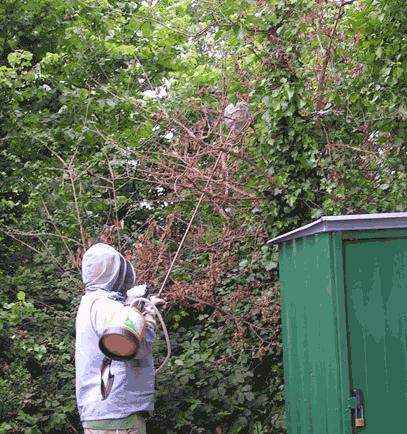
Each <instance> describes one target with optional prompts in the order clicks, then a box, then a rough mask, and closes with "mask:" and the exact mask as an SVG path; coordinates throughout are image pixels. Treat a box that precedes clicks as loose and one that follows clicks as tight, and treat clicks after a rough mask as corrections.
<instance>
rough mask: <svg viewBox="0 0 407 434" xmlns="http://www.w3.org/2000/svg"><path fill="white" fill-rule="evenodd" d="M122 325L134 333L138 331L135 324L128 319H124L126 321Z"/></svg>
mask: <svg viewBox="0 0 407 434" xmlns="http://www.w3.org/2000/svg"><path fill="white" fill-rule="evenodd" d="M124 325H125V326H126V327H128V328H129V329H132V330H134V331H135V332H136V333H137V332H138V330H137V329H136V324H134V322H133V321H132V320H131V318H130V317H127V318H126V320H125V321H124Z"/></svg>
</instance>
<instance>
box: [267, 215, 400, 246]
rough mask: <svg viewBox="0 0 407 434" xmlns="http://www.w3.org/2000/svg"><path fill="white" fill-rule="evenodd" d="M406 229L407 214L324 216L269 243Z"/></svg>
mask: <svg viewBox="0 0 407 434" xmlns="http://www.w3.org/2000/svg"><path fill="white" fill-rule="evenodd" d="M376 229H407V212H392V213H383V214H355V215H340V216H324V217H321V218H320V219H319V220H317V221H315V222H312V223H310V224H308V225H305V226H302V227H300V228H298V229H295V230H293V231H291V232H287V233H285V234H282V235H280V236H278V237H276V238H273V239H271V240H270V241H269V243H276V244H279V243H282V242H284V241H289V240H294V239H297V238H303V237H307V236H309V235H315V234H320V233H324V232H337V231H365V230H376Z"/></svg>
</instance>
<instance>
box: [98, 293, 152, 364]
mask: <svg viewBox="0 0 407 434" xmlns="http://www.w3.org/2000/svg"><path fill="white" fill-rule="evenodd" d="M146 293H147V288H146V286H145V285H140V286H136V287H134V288H132V289H131V290H129V291H127V296H128V298H127V300H126V303H129V304H130V305H128V304H126V305H124V306H118V308H117V309H116V310H115V311H114V312H113V313H112V315H111V316H110V318H109V319H108V321H107V323H106V325H105V330H104V331H103V334H102V336H101V338H100V339H99V348H100V350H101V351H102V352H103V354H105V355H106V356H107V357H109V358H110V359H113V360H130V359H132V358H133V357H134V356H135V355H136V353H137V350H138V349H139V346H140V342H141V340H142V339H143V337H144V333H145V330H146V320H145V318H144V315H143V314H142V312H141V310H142V309H143V307H144V301H142V300H140V298H139V297H142V296H146Z"/></svg>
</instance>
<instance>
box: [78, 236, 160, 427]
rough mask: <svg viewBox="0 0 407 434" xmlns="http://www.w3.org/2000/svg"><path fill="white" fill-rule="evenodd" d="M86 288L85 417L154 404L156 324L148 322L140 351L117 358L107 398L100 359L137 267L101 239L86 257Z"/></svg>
mask: <svg viewBox="0 0 407 434" xmlns="http://www.w3.org/2000/svg"><path fill="white" fill-rule="evenodd" d="M82 279H83V282H84V284H85V290H86V293H85V295H84V296H83V297H82V300H81V303H80V305H79V309H78V313H77V316H76V346H75V367H76V400H77V405H78V410H79V415H80V418H81V421H82V422H84V421H91V420H102V419H120V418H124V417H127V416H129V415H130V414H132V413H135V412H140V411H149V412H150V411H152V410H153V409H154V380H155V370H154V365H153V357H152V352H151V345H152V343H153V341H154V340H155V332H154V330H153V329H152V328H151V327H150V326H148V327H147V330H146V333H145V335H144V339H143V342H142V345H141V347H140V349H139V351H138V353H137V354H136V357H135V358H134V359H132V360H130V361H127V362H121V361H120V362H119V361H114V360H113V361H112V364H111V373H112V375H114V381H113V387H112V390H111V392H110V394H109V396H108V397H107V398H106V399H105V400H103V397H102V394H101V371H100V370H101V364H102V361H103V358H104V355H103V353H102V352H101V351H100V349H99V338H100V336H101V335H102V333H103V330H104V328H105V322H106V320H107V319H108V318H109V317H110V315H111V313H112V311H113V310H115V309H117V308H118V306H120V305H121V304H122V303H123V302H124V295H123V294H125V292H126V291H127V290H128V289H130V288H131V287H132V286H134V283H135V272H134V269H133V267H132V265H131V264H130V263H129V262H128V261H126V260H125V259H124V258H123V256H122V255H120V253H119V252H117V251H116V250H115V249H114V248H113V247H111V246H109V245H107V244H102V243H98V244H95V245H94V246H92V247H91V248H90V249H88V250H87V251H86V253H85V254H84V257H83V261H82Z"/></svg>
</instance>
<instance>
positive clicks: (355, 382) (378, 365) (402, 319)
mask: <svg viewBox="0 0 407 434" xmlns="http://www.w3.org/2000/svg"><path fill="white" fill-rule="evenodd" d="M344 265H345V287H346V302H347V321H348V324H347V326H348V340H349V342H348V343H349V357H350V360H349V365H350V378H351V383H352V384H351V385H350V389H353V388H358V389H361V390H362V393H363V397H364V401H365V402H364V404H365V406H364V407H365V408H364V417H365V427H364V428H358V429H357V428H354V432H355V433H361V434H386V433H391V434H405V433H406V432H407V238H399V239H395V238H387V239H364V240H355V241H345V246H344Z"/></svg>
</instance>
